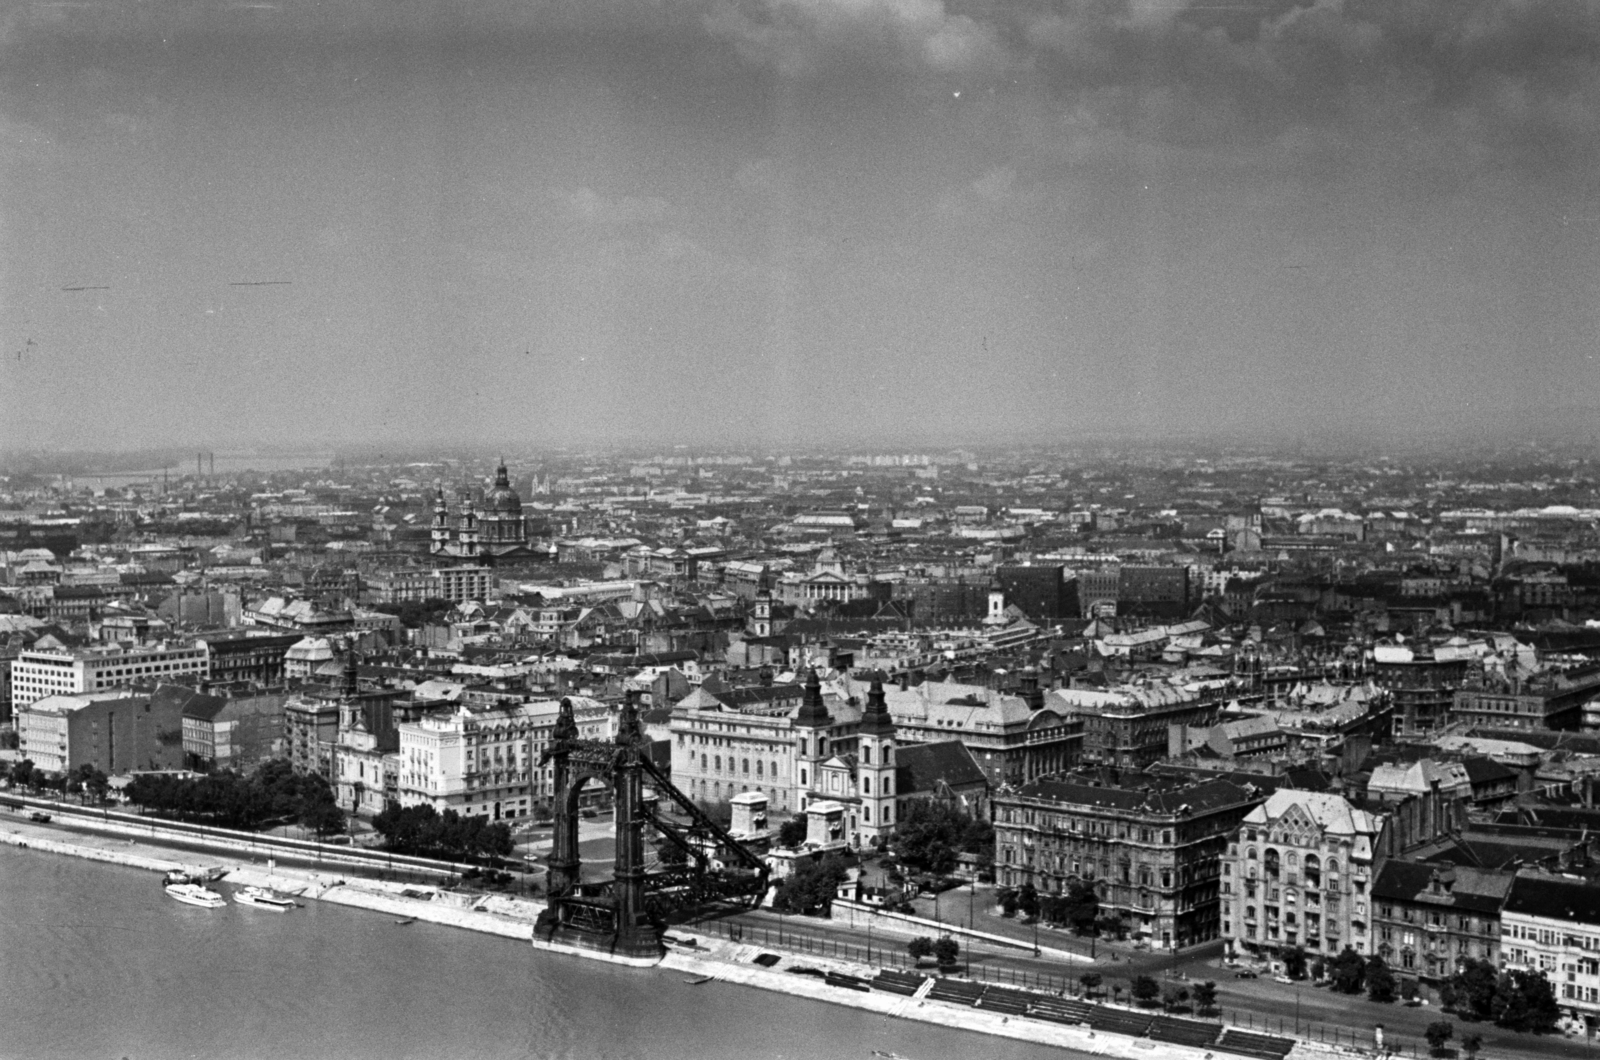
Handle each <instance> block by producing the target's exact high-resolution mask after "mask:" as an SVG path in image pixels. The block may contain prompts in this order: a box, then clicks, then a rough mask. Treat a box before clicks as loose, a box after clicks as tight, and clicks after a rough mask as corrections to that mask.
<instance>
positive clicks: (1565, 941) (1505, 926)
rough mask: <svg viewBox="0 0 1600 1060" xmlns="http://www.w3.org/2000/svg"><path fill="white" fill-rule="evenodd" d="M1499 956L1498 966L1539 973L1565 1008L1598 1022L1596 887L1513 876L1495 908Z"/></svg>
mask: <svg viewBox="0 0 1600 1060" xmlns="http://www.w3.org/2000/svg"><path fill="white" fill-rule="evenodd" d="M1500 958H1501V964H1502V966H1503V967H1506V968H1519V969H1523V970H1525V971H1530V972H1540V973H1543V975H1544V977H1545V978H1546V979H1548V980H1550V985H1551V987H1552V988H1553V989H1554V990H1555V995H1556V1003H1557V1004H1558V1005H1560V1006H1561V1008H1562V1010H1563V1011H1564V1012H1566V1013H1568V1014H1569V1015H1572V1016H1576V1017H1581V1018H1583V1019H1584V1020H1586V1021H1587V1022H1588V1023H1589V1024H1590V1025H1591V1026H1592V1025H1594V1024H1595V1023H1596V1022H1600V887H1597V886H1596V885H1595V883H1594V882H1593V881H1591V880H1584V879H1578V878H1562V877H1553V876H1534V875H1525V876H1518V877H1517V878H1516V879H1515V880H1514V881H1513V882H1512V884H1511V893H1510V894H1509V895H1508V896H1507V898H1506V904H1505V908H1504V909H1503V910H1502V911H1501V913H1500Z"/></svg>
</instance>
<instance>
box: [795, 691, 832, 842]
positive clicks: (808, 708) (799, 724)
mask: <svg viewBox="0 0 1600 1060" xmlns="http://www.w3.org/2000/svg"><path fill="white" fill-rule="evenodd" d="M832 726H833V716H832V715H831V714H829V713H828V705H827V704H826V703H824V702H823V701H822V679H821V678H819V677H818V676H817V671H816V668H815V667H813V668H812V670H811V673H810V675H809V676H808V677H807V678H806V691H805V696H804V697H803V698H802V699H801V700H800V709H799V710H797V711H795V715H794V721H793V723H792V728H793V730H794V738H795V769H796V771H797V772H796V774H795V782H796V783H795V789H796V791H797V792H798V793H799V799H798V802H797V804H796V805H797V806H798V807H799V809H801V810H804V809H805V808H806V804H807V803H808V802H810V801H811V792H812V790H813V789H814V788H815V787H816V786H817V767H818V766H820V765H821V764H822V763H823V762H826V761H827V760H828V730H829V729H830V728H831V727H832Z"/></svg>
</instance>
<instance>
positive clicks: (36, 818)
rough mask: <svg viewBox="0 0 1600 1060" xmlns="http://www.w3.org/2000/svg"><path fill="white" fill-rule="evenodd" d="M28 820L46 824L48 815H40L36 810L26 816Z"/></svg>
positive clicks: (48, 819) (48, 818)
mask: <svg viewBox="0 0 1600 1060" xmlns="http://www.w3.org/2000/svg"><path fill="white" fill-rule="evenodd" d="M28 820H30V821H38V822H39V823H40V824H48V823H49V821H50V815H49V814H48V813H40V812H39V811H38V810H35V811H34V812H32V813H30V814H28Z"/></svg>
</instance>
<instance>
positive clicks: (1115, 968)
mask: <svg viewBox="0 0 1600 1060" xmlns="http://www.w3.org/2000/svg"><path fill="white" fill-rule="evenodd" d="M4 818H5V822H4V823H5V826H6V828H7V829H8V830H11V831H18V832H22V833H32V834H36V835H40V836H50V835H56V836H60V835H62V833H74V834H76V835H77V836H79V837H80V839H79V840H77V841H87V842H88V843H89V844H90V845H111V844H115V845H117V846H119V847H122V848H125V849H129V850H139V851H140V852H143V853H147V854H149V856H152V857H161V856H163V855H166V856H170V855H171V853H172V851H174V850H179V851H187V852H200V851H206V850H207V846H206V844H205V843H203V842H197V841H195V840H193V839H192V838H189V837H182V836H169V835H166V834H163V833H162V831H161V827H160V822H152V832H151V834H150V835H149V836H148V837H146V836H142V835H141V836H139V837H138V838H136V839H132V840H129V839H126V838H120V837H119V838H113V837H109V836H106V835H104V834H103V833H101V832H98V831H97V829H96V828H95V827H94V825H95V820H94V818H92V817H79V816H76V815H73V814H70V813H62V814H57V815H55V816H54V817H53V819H52V820H51V821H50V822H49V823H48V824H39V823H35V822H31V821H29V820H28V819H27V815H26V814H24V813H6V814H4ZM607 824H608V822H585V828H584V842H583V851H582V853H583V858H584V861H585V864H586V866H587V865H589V864H591V863H593V865H594V867H595V868H596V869H599V868H600V867H601V866H602V864H603V863H606V862H607V861H608V860H609V836H608V835H607V834H606V827H607ZM541 838H542V837H538V836H535V837H530V839H529V840H528V845H529V846H530V847H533V848H534V849H532V850H530V851H529V853H535V854H536V853H537V847H538V846H539V840H540V839H541ZM267 853H268V852H267V851H266V850H265V849H262V851H261V852H260V854H259V858H260V860H262V861H264V860H265V858H266V856H267ZM208 856H210V857H212V858H217V857H219V855H217V854H215V853H209V852H208ZM278 856H279V857H280V859H281V860H284V861H285V862H287V861H288V858H284V857H283V856H282V855H278ZM223 860H241V857H240V855H239V854H238V853H237V852H230V853H228V854H227V855H225V856H223ZM242 860H249V859H248V858H244V859H242ZM294 860H295V861H296V862H304V863H305V864H308V865H309V864H311V863H312V859H309V858H304V857H296V858H295V859H294ZM340 871H341V872H346V873H349V874H352V875H355V874H360V875H374V876H376V875H385V874H387V873H386V872H385V871H384V869H383V867H382V866H381V865H374V866H371V867H370V868H368V869H367V870H365V871H362V870H357V869H352V868H344V867H341V869H340ZM993 906H994V902H993V894H992V890H990V889H987V888H983V887H980V888H978V889H977V891H976V892H974V893H969V889H968V888H961V889H958V890H955V891H950V892H946V893H945V894H944V895H942V896H941V898H940V900H939V902H938V905H937V907H935V905H934V903H933V902H932V901H931V900H928V899H924V900H921V901H919V903H918V915H921V916H927V917H928V918H929V919H933V917H934V916H935V915H937V917H938V918H939V920H940V921H942V922H944V923H948V924H952V925H959V926H962V927H965V926H966V925H967V923H968V918H969V915H970V916H971V918H972V927H973V928H974V929H976V930H978V931H983V932H989V933H992V934H996V935H1005V936H1007V937H1010V938H1013V939H1016V940H1017V941H1018V942H1019V943H1023V944H1026V945H1030V946H1031V943H1032V941H1033V939H1034V936H1035V930H1034V927H1033V926H1032V925H1027V924H1022V923H1019V922H1018V921H1017V920H1014V919H1011V920H1008V919H1006V918H1003V917H1000V916H997V915H993V914H992V913H991V912H990V910H992V909H993ZM969 910H970V913H969ZM694 924H695V925H696V927H697V929H698V930H702V931H706V932H708V933H717V934H724V935H726V934H727V933H728V932H729V931H730V930H737V931H742V932H743V933H744V937H745V939H746V941H750V942H753V943H756V944H759V945H762V946H770V947H772V948H776V949H783V950H786V951H793V952H802V953H803V952H817V953H819V955H826V954H827V953H828V952H829V949H828V948H842V949H840V952H841V953H846V952H848V953H849V954H850V955H851V956H852V958H853V959H857V960H860V959H862V958H863V957H865V955H866V954H867V953H868V949H869V947H870V952H871V954H872V957H873V960H872V963H874V964H878V965H881V966H885V967H905V966H907V965H908V964H909V963H910V960H909V957H908V955H907V954H906V949H905V947H906V942H907V941H908V939H909V937H910V936H909V935H908V934H906V933H904V932H897V933H890V932H887V931H883V932H880V931H876V930H874V931H872V932H871V933H870V934H869V932H867V931H865V930H859V929H852V928H848V927H845V926H843V925H840V924H836V923H834V922H832V921H829V920H826V919H821V918H817V917H795V916H780V915H779V914H777V913H774V912H772V911H771V910H767V909H759V910H736V911H723V912H720V913H717V914H714V915H710V916H701V917H697V918H695V920H694ZM929 933H930V934H933V933H936V932H932V931H930V932H929ZM1037 938H1038V943H1039V945H1040V946H1043V947H1047V948H1049V949H1056V950H1066V951H1070V952H1073V953H1080V954H1082V955H1083V957H1084V958H1085V960H1086V961H1087V958H1088V956H1089V952H1090V946H1089V945H1088V943H1087V942H1086V941H1085V940H1081V939H1077V938H1075V937H1074V936H1072V935H1070V934H1068V933H1066V932H1059V931H1055V930H1051V929H1041V930H1039V931H1038V932H1037ZM780 939H782V942H781V944H780V941H779V940H780ZM962 944H963V957H962V960H961V963H962V966H963V970H964V971H965V970H966V969H968V968H970V973H971V976H972V977H973V978H975V979H985V980H988V981H991V982H1017V983H1019V984H1027V985H1035V984H1037V985H1040V986H1046V985H1048V986H1049V987H1050V988H1051V989H1064V990H1066V991H1067V992H1069V993H1071V992H1079V991H1081V989H1082V988H1081V986H1080V985H1079V984H1078V978H1079V977H1080V976H1081V975H1083V974H1084V973H1085V972H1087V971H1095V972H1098V973H1099V974H1100V975H1101V976H1102V978H1103V983H1102V987H1101V989H1102V991H1104V992H1107V993H1109V992H1110V990H1111V988H1112V987H1113V986H1120V987H1122V988H1123V993H1124V998H1126V990H1127V985H1128V982H1129V981H1130V980H1131V979H1132V978H1133V977H1135V976H1138V975H1149V976H1152V977H1153V978H1155V979H1156V980H1157V981H1158V982H1160V983H1161V984H1162V986H1163V988H1164V989H1165V988H1167V987H1172V988H1177V987H1179V986H1192V985H1193V983H1194V982H1197V981H1202V980H1206V979H1210V980H1212V981H1214V982H1215V983H1216V984H1217V990H1218V1005H1219V1007H1220V1009H1221V1015H1220V1018H1221V1019H1222V1021H1223V1022H1226V1023H1230V1024H1235V1023H1236V1024H1238V1025H1239V1026H1241V1027H1245V1028H1247V1029H1248V1028H1254V1029H1258V1030H1267V1031H1271V1032H1272V1033H1279V1030H1280V1026H1281V1030H1282V1033H1285V1034H1294V1033H1295V1031H1296V1028H1297V1027H1298V1028H1299V1032H1300V1036H1301V1037H1306V1038H1310V1039H1312V1040H1324V1041H1328V1042H1330V1043H1331V1042H1334V1041H1335V1040H1337V1041H1338V1042H1340V1043H1341V1044H1349V1043H1352V1042H1354V1043H1355V1044H1357V1045H1361V1046H1366V1047H1369V1048H1370V1046H1371V1044H1372V1040H1373V1028H1374V1027H1376V1026H1380V1025H1381V1026H1382V1027H1383V1028H1384V1032H1385V1033H1384V1037H1385V1041H1386V1043H1387V1044H1388V1045H1389V1047H1390V1048H1391V1049H1394V1050H1396V1051H1398V1052H1401V1053H1403V1054H1407V1055H1410V1054H1412V1053H1413V1052H1414V1053H1415V1055H1417V1056H1419V1057H1421V1056H1426V1055H1427V1045H1426V1043H1425V1042H1424V1040H1423V1031H1424V1030H1425V1028H1426V1027H1427V1026H1428V1024H1430V1023H1432V1022H1434V1021H1435V1020H1439V1019H1445V1020H1450V1021H1451V1022H1453V1023H1455V1024H1456V1027H1457V1035H1458V1036H1459V1035H1460V1034H1461V1033H1462V1032H1464V1031H1465V1030H1467V1029H1472V1030H1476V1031H1478V1032H1479V1033H1481V1034H1482V1035H1483V1038H1484V1042H1483V1047H1482V1049H1481V1050H1480V1052H1479V1056H1480V1057H1482V1058H1483V1060H1496V1058H1498V1057H1502V1056H1512V1055H1517V1056H1530V1057H1563V1058H1572V1060H1577V1058H1591V1057H1593V1056H1594V1053H1593V1043H1592V1042H1587V1041H1584V1040H1583V1039H1568V1038H1565V1037H1562V1036H1559V1035H1547V1036H1533V1035H1526V1034H1515V1033H1512V1032H1509V1031H1504V1030H1501V1029H1500V1028H1497V1027H1495V1026H1493V1025H1492V1024H1486V1023H1476V1024H1469V1023H1465V1022H1462V1021H1460V1020H1459V1019H1458V1018H1457V1017H1455V1016H1454V1015H1451V1014H1448V1013H1443V1012H1441V1011H1440V1010H1439V1009H1438V1008H1436V1007H1431V1006H1425V1007H1418V1008H1406V1007H1404V1006H1402V1005H1399V1004H1391V1005H1382V1004H1378V1003H1375V1002H1371V1001H1368V1000H1366V999H1365V998H1364V997H1352V996H1349V995H1344V994H1338V993H1333V992H1331V991H1329V990H1328V989H1327V988H1314V987H1312V986H1311V985H1310V984H1309V983H1300V984H1297V985H1286V984H1281V983H1276V982H1273V981H1272V980H1271V979H1270V978H1266V977H1263V978H1259V979H1250V980H1240V979H1235V978H1233V972H1234V970H1233V969H1231V968H1226V967H1223V966H1222V965H1221V959H1220V944H1218V945H1216V946H1212V947H1201V948H1200V949H1198V950H1196V951H1191V952H1189V953H1185V954H1183V955H1180V956H1179V957H1177V958H1174V957H1173V956H1172V955H1170V954H1160V953H1150V952H1140V951H1135V950H1132V949H1130V948H1128V947H1127V946H1126V945H1117V946H1111V947H1108V946H1106V945H1103V944H1097V945H1096V946H1095V947H1094V950H1095V957H1094V960H1093V962H1092V963H1071V964H1068V963H1067V962H1064V961H1062V960H1060V959H1054V958H1050V957H1035V956H1033V954H1032V952H1031V949H1009V948H1005V947H1001V946H998V945H994V944H989V943H985V942H981V941H980V942H976V943H973V944H971V945H970V946H969V945H968V944H967V940H965V939H963V940H962Z"/></svg>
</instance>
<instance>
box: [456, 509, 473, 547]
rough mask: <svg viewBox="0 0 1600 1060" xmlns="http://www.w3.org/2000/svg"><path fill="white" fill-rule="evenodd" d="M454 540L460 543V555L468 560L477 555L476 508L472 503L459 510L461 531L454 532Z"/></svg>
mask: <svg viewBox="0 0 1600 1060" xmlns="http://www.w3.org/2000/svg"><path fill="white" fill-rule="evenodd" d="M456 540H457V541H458V542H459V543H460V545H461V548H460V554H461V555H463V556H467V557H469V558H476V557H477V555H478V506H477V505H476V504H474V503H473V502H472V501H470V500H469V501H467V503H466V504H465V505H464V506H463V507H462V509H461V529H460V530H458V531H457V532H456Z"/></svg>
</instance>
